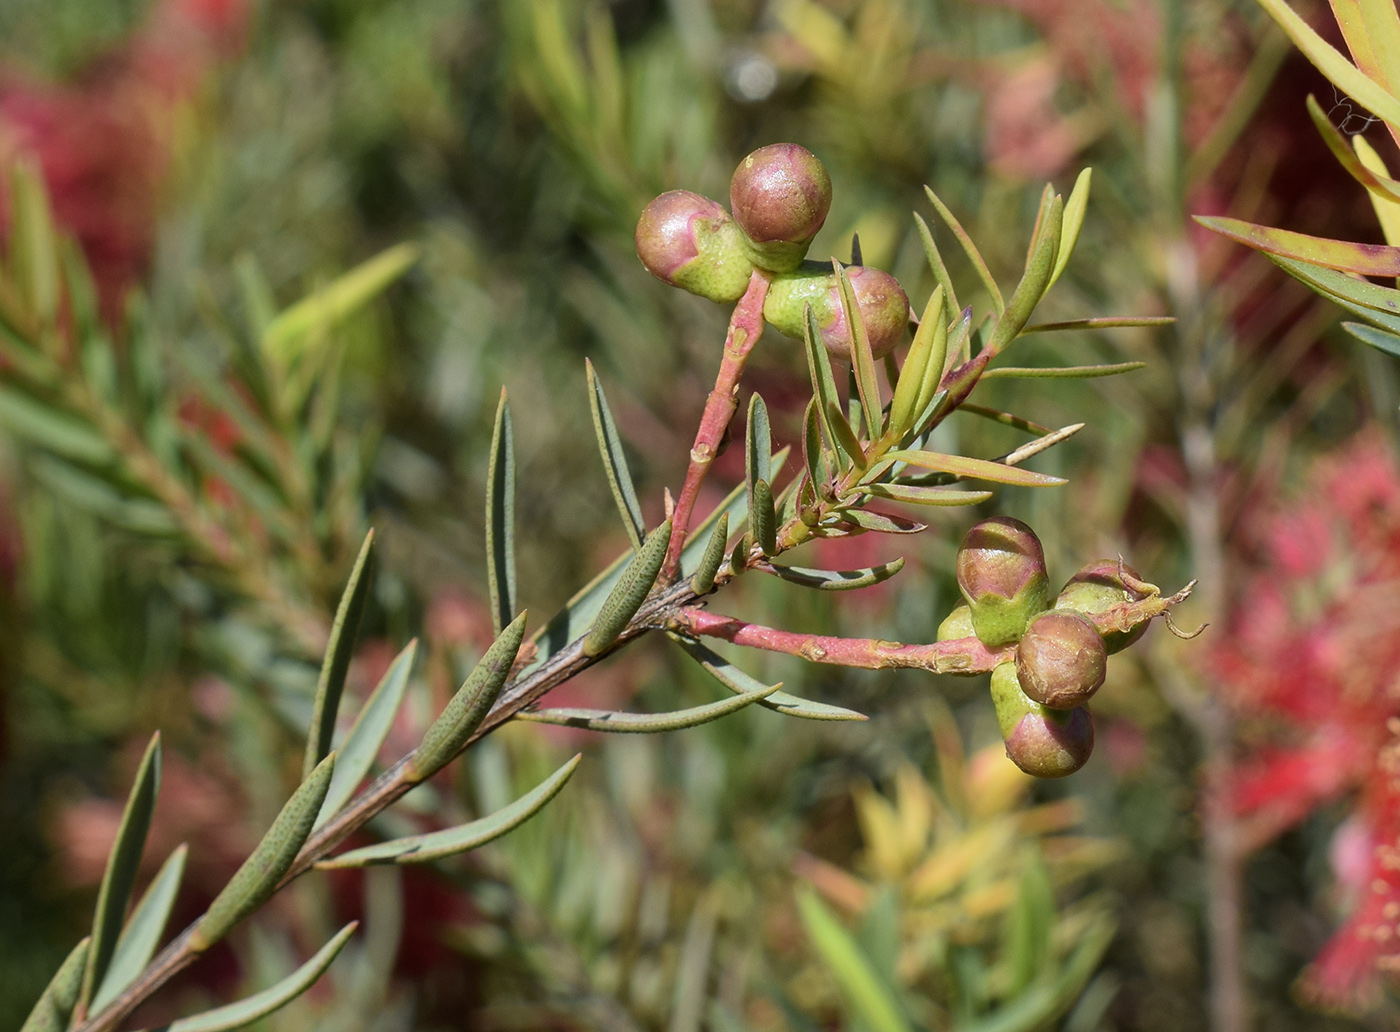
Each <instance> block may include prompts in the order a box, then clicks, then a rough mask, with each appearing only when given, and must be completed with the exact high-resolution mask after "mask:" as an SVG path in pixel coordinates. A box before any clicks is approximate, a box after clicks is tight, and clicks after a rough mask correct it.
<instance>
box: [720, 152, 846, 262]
mask: <svg viewBox="0 0 1400 1032" xmlns="http://www.w3.org/2000/svg"><path fill="white" fill-rule="evenodd" d="M729 207H730V210H732V211H733V212H734V221H735V222H737V223H739V227H740V228H741V229H742V230H743V231H744V234H745V235H746V236H747V237H748V239H749V244H750V247H749V251H750V255H751V257H752V258H753V263H754V264H755V265H757V266H758V267H759V268H760V269H764V270H766V271H768V272H788V271H789V270H791V269H795V268H797V266H798V265H799V264H800V263H801V262H802V259H803V258H804V257H805V256H806V254H807V245H808V244H810V243H811V242H812V238H813V237H814V236H816V235H817V230H819V229H821V228H822V223H823V222H825V221H826V213H827V211H829V210H830V208H831V176H829V175H828V174H827V171H826V166H824V165H823V164H822V163H821V162H820V161H819V160H818V159H817V156H816V155H815V154H813V153H812V152H811V151H809V150H807V148H805V147H799V146H798V145H797V144H795V143H773V144H769V145H768V146H767V147H760V148H759V149H758V150H756V151H754V152H753V153H752V154H750V155H749V156H748V157H747V158H745V159H744V160H743V161H741V162H739V167H738V168H736V169H735V170H734V178H733V179H732V180H731V181H730V183H729Z"/></svg>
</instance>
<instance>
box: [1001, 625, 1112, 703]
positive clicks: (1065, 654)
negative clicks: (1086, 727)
mask: <svg viewBox="0 0 1400 1032" xmlns="http://www.w3.org/2000/svg"><path fill="white" fill-rule="evenodd" d="M1107 664H1108V652H1107V650H1106V649H1105V648H1104V645H1103V639H1102V638H1100V637H1099V632H1098V631H1096V630H1095V629H1094V625H1093V624H1091V623H1090V622H1089V621H1088V620H1086V619H1084V617H1083V616H1081V615H1080V614H1078V613H1074V612H1070V611H1068V610H1060V611H1058V612H1057V611H1055V610H1053V609H1052V610H1051V611H1049V612H1048V613H1041V614H1040V615H1039V616H1037V617H1036V618H1035V619H1033V620H1032V621H1031V622H1030V626H1029V627H1027V628H1026V633H1025V634H1023V635H1022V636H1021V642H1020V644H1019V645H1017V646H1016V674H1017V676H1018V677H1019V678H1020V681H1021V689H1022V690H1023V691H1024V692H1025V693H1026V695H1027V696H1029V697H1030V698H1031V699H1033V700H1035V701H1036V702H1038V703H1041V704H1042V705H1045V706H1050V707H1053V708H1054V709H1060V710H1067V709H1073V708H1074V707H1076V706H1082V705H1084V703H1086V702H1088V701H1089V698H1090V697H1091V696H1092V695H1093V694H1094V693H1095V692H1096V691H1098V690H1099V686H1100V685H1102V684H1103V679H1104V674H1105V673H1106V671H1107Z"/></svg>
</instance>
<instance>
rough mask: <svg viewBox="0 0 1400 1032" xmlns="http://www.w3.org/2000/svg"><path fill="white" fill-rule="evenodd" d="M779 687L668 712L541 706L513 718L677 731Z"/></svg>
mask: <svg viewBox="0 0 1400 1032" xmlns="http://www.w3.org/2000/svg"><path fill="white" fill-rule="evenodd" d="M780 687H782V686H781V685H780V684H775V685H772V686H769V687H763V688H759V689H756V690H754V691H752V692H749V693H747V694H745V695H735V696H733V697H731V698H728V699H721V700H720V701H719V702H711V703H707V704H706V705H703V706H693V707H691V708H690V709H683V710H675V711H674V712H671V713H619V712H616V711H613V710H592V709H545V710H528V711H525V712H522V713H518V714H516V717H517V719H519V720H523V721H526V722H527V723H533V724H557V725H559V726H561V727H577V728H585V729H587V730H589V731H609V732H615V733H616V732H621V733H630V734H658V733H660V732H663V731H680V730H682V729H684V728H688V727H698V726H699V725H701V724H708V723H709V722H710V721H712V720H718V719H719V718H720V717H725V716H728V715H729V714H731V713H736V712H738V711H739V710H741V709H743V708H744V707H745V706H748V705H749V704H750V703H752V702H757V701H759V700H760V699H766V698H768V697H769V696H770V695H772V694H773V693H774V692H776V691H777V690H778V689H779V688H780Z"/></svg>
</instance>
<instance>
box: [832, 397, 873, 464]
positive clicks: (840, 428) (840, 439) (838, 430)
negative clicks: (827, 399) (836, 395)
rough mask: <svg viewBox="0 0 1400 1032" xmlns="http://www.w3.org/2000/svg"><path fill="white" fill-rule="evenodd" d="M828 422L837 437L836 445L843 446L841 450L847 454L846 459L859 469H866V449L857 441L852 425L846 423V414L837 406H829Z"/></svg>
mask: <svg viewBox="0 0 1400 1032" xmlns="http://www.w3.org/2000/svg"><path fill="white" fill-rule="evenodd" d="M826 420H827V425H829V426H830V427H831V429H832V433H833V434H834V435H835V437H836V443H837V444H839V445H840V446H841V449H840V450H841V451H842V452H844V453H845V455H846V458H847V459H849V460H850V463H852V464H854V465H855V466H856V467H857V468H858V469H864V468H865V467H866V464H867V460H866V457H865V449H864V448H862V447H861V446H860V441H859V440H857V439H856V435H855V431H854V430H852V429H851V424H850V423H848V422H846V416H845V414H844V413H843V412H842V411H841V410H840V409H839V408H837V407H836V406H835V405H828V406H827V409H826Z"/></svg>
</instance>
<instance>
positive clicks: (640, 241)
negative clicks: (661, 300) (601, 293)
mask: <svg viewBox="0 0 1400 1032" xmlns="http://www.w3.org/2000/svg"><path fill="white" fill-rule="evenodd" d="M636 241H637V257H639V258H641V260H642V264H643V265H644V266H646V270H647V272H649V273H651V274H652V275H653V276H655V277H656V278H657V279H659V280H661V281H662V282H663V283H669V284H671V285H672V286H673V287H680V288H681V289H683V290H688V291H690V292H691V293H692V294H698V295H700V296H701V297H704V298H708V299H709V300H711V301H737V300H739V298H741V297H742V296H743V295H744V291H745V290H747V289H748V285H749V276H750V275H752V273H753V263H752V262H750V261H749V256H748V251H747V249H746V244H745V242H744V235H743V234H742V233H741V232H739V227H738V226H736V225H735V224H734V220H733V219H731V218H730V217H729V213H728V212H726V211H725V210H724V208H722V207H721V206H720V205H719V204H718V203H717V202H715V201H712V200H710V199H709V198H708V197H702V196H700V195H699V194H697V193H691V192H690V191H689V190H668V191H667V192H666V193H664V194H662V195H661V196H660V197H658V198H656V200H654V201H652V202H651V203H650V204H648V205H647V206H646V210H645V211H643V212H642V217H641V218H640V219H638V220H637V235H636Z"/></svg>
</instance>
